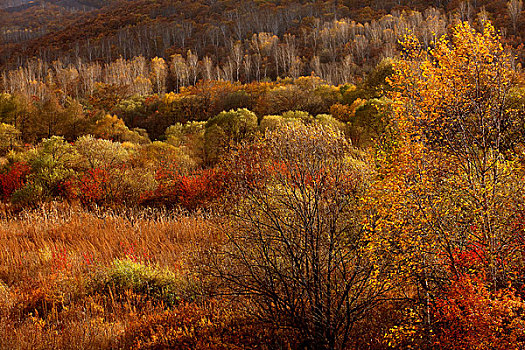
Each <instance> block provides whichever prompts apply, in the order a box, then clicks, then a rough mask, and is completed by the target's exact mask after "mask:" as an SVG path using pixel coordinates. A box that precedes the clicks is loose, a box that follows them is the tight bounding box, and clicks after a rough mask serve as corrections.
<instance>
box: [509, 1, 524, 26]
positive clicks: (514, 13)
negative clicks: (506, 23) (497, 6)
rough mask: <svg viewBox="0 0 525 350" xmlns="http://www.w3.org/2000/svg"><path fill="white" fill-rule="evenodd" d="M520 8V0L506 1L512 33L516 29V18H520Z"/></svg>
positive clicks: (521, 6) (521, 7)
mask: <svg viewBox="0 0 525 350" xmlns="http://www.w3.org/2000/svg"><path fill="white" fill-rule="evenodd" d="M522 9H523V1H522V0H510V1H509V2H508V3H507V11H508V13H509V17H510V20H511V21H512V28H513V29H514V34H516V32H517V30H518V20H519V19H520V16H521V10H522Z"/></svg>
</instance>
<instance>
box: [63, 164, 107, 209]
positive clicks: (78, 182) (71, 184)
mask: <svg viewBox="0 0 525 350" xmlns="http://www.w3.org/2000/svg"><path fill="white" fill-rule="evenodd" d="M109 180H110V176H109V172H108V171H107V169H103V168H95V169H90V170H88V171H87V172H86V173H84V174H82V175H81V176H80V177H79V178H78V179H73V180H70V181H68V182H67V183H66V192H67V195H68V197H69V198H75V199H80V201H81V202H82V203H100V202H103V201H105V200H106V199H107V198H108V195H109Z"/></svg>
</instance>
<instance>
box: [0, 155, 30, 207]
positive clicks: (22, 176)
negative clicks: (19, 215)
mask: <svg viewBox="0 0 525 350" xmlns="http://www.w3.org/2000/svg"><path fill="white" fill-rule="evenodd" d="M30 172H31V167H30V166H29V164H27V163H26V162H16V163H14V164H13V165H11V167H10V168H9V169H8V171H7V172H5V173H3V174H0V188H1V190H2V193H1V196H2V199H3V200H8V199H9V198H10V197H11V195H12V194H13V193H14V192H15V191H16V190H18V189H20V188H22V187H23V186H24V185H25V183H26V179H27V176H28V175H29V173H30Z"/></svg>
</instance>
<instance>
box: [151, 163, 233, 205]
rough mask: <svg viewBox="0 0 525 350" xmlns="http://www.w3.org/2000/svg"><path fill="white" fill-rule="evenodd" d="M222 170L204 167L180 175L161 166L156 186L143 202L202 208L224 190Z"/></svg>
mask: <svg viewBox="0 0 525 350" xmlns="http://www.w3.org/2000/svg"><path fill="white" fill-rule="evenodd" d="M224 177H225V174H224V172H222V171H219V170H216V169H204V170H200V171H197V172H195V173H193V174H191V175H182V174H180V173H179V172H178V171H176V170H172V169H167V168H162V169H159V170H158V171H157V176H156V179H157V182H158V187H157V189H156V190H155V191H154V193H150V194H148V195H146V196H145V197H144V199H143V202H144V203H149V204H158V203H162V204H165V205H168V206H175V205H180V206H181V207H183V208H185V209H188V210H195V209H198V208H203V207H206V206H208V205H209V204H211V203H212V202H213V201H215V200H216V199H218V198H219V197H220V196H221V194H222V193H223V190H224Z"/></svg>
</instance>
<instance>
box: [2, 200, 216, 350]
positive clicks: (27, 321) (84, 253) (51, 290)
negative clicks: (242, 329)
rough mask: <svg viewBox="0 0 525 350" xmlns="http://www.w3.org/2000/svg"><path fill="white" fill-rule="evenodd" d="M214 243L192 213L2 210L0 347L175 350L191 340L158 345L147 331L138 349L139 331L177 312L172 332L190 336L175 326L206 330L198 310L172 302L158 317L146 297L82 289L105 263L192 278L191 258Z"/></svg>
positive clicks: (212, 231) (61, 207)
mask: <svg viewBox="0 0 525 350" xmlns="http://www.w3.org/2000/svg"><path fill="white" fill-rule="evenodd" d="M222 238H223V233H221V231H220V230H218V229H217V228H216V226H215V224H214V223H213V220H211V219H209V218H207V217H205V216H204V215H199V214H194V215H183V214H181V213H173V212H165V211H160V210H149V211H147V210H142V211H134V210H126V211H108V210H102V209H101V210H97V209H94V210H89V211H87V210H84V209H83V208H81V207H79V206H71V205H68V204H61V203H47V204H43V205H41V206H40V207H38V208H36V209H31V210H24V211H22V212H19V213H16V214H13V213H11V212H10V211H9V208H6V207H3V208H2V209H1V211H0V348H1V349H39V348H41V349H103V348H127V347H145V348H147V347H152V346H153V347H155V346H157V345H159V342H161V343H162V342H164V343H162V344H164V346H169V347H176V346H175V345H174V344H177V342H178V340H177V339H179V338H180V337H181V336H185V337H188V336H190V335H191V334H190V333H191V332H189V331H188V332H186V333H188V334H185V333H184V332H182V333H181V334H178V333H176V332H175V333H173V334H172V335H171V338H166V339H167V340H166V339H164V338H163V339H161V340H158V337H157V336H156V335H155V334H156V333H155V330H151V329H150V331H149V333H148V334H150V336H151V337H152V339H153V340H151V339H149V338H148V339H149V340H148V341H144V339H143V338H144V337H146V336H145V335H144V334H143V332H144V330H143V329H141V328H147V329H149V328H148V327H150V326H149V324H151V323H155V322H154V320H155V319H158V318H159V317H160V318H161V319H162V317H163V316H162V315H168V316H169V315H172V316H170V317H171V319H173V314H175V315H177V310H178V309H179V308H182V310H186V311H185V312H189V313H190V314H191V315H190V316H188V317H187V318H186V319H180V320H179V319H178V318H177V320H178V321H177V322H179V323H180V324H179V323H177V325H176V328H177V327H179V328H180V327H182V328H181V329H185V327H189V328H188V329H193V331H194V332H196V330H195V329H196V328H195V326H193V328H191V325H186V324H185V322H201V323H202V327H204V328H206V327H208V326H206V324H207V323H206V322H209V320H210V318H209V317H211V316H210V315H208V314H209V313H210V310H209V309H206V306H205V305H207V304H206V303H196V302H194V300H191V301H190V300H181V302H180V304H179V305H176V306H174V308H171V309H168V308H166V307H165V305H162V303H159V302H156V301H155V300H153V299H152V298H150V297H149V296H148V295H147V293H146V294H144V293H142V294H141V293H137V292H136V291H132V290H129V291H122V290H118V289H117V288H113V287H112V286H111V285H109V286H108V288H106V289H104V290H93V287H92V285H93V283H91V282H92V280H93V279H94V278H96V276H97V274H100V273H101V272H103V271H106V270H107V269H108V268H110V267H111V266H112V263H113V262H115V261H122V260H125V259H127V260H130V261H132V262H133V263H135V262H136V263H137V264H143V265H144V266H151V267H153V268H154V269H159V271H161V270H167V271H169V273H170V275H168V276H172V275H173V276H177V278H179V277H180V278H185V279H188V280H189V279H192V278H193V279H196V278H197V277H196V276H193V274H194V271H196V269H197V266H195V265H196V264H197V263H198V261H199V255H200V254H201V253H202V252H203V250H204V249H206V247H207V246H209V245H212V244H215V243H217V242H220V240H221V239H222ZM116 259H120V260H116ZM140 266H142V265H139V267H140ZM148 271H149V270H148ZM123 273H124V274H126V273H128V272H126V271H124V272H123ZM197 282H198V281H197ZM196 293H198V291H197V292H196ZM189 305H193V306H191V307H190V306H189ZM223 309H224V308H223ZM188 310H189V311H188ZM166 313H168V314H166ZM179 313H180V312H179ZM214 314H215V315H217V313H216V312H215V313H214ZM206 315H208V316H206ZM168 316H166V317H168ZM145 319H151V320H152V321H151V322H144V320H145ZM167 319H170V318H167ZM205 319H207V320H208V321H203V320H205ZM157 321H158V320H157ZM163 322H164V321H163ZM170 322H172V321H170ZM168 323H169V322H168ZM172 323H173V322H172ZM169 324H171V323H169ZM205 326H206V327H205ZM204 328H203V329H204ZM208 328H209V327H208ZM141 334H142V335H141ZM151 334H153V335H151ZM170 334H171V333H170ZM151 337H150V338H151ZM195 337H196V336H195ZM195 337H193V338H195ZM146 338H147V337H146ZM190 338H191V337H190ZM166 342H167V343H166ZM170 342H171V343H172V344H171V345H173V346H171V345H169V343H170ZM148 344H149V345H148ZM166 344H168V345H166ZM181 344H183V342H182V343H181ZM203 347H206V346H203Z"/></svg>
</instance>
